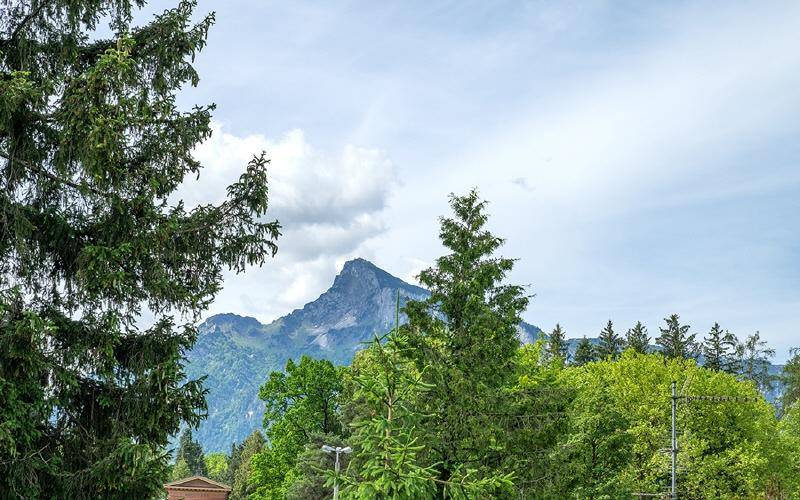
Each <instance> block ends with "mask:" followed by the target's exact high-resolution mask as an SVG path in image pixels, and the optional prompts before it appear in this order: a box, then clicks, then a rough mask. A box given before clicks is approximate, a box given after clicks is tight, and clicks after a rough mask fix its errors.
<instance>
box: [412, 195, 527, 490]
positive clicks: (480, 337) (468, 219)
mask: <svg viewBox="0 0 800 500" xmlns="http://www.w3.org/2000/svg"><path fill="white" fill-rule="evenodd" d="M450 206H451V207H452V209H453V212H454V216H453V217H452V218H448V217H443V218H441V219H440V222H441V229H440V233H439V236H440V238H441V240H442V243H443V244H444V246H445V247H446V248H447V249H448V250H449V251H450V253H448V254H447V255H445V256H443V257H439V258H438V259H437V260H436V264H435V266H434V267H432V268H429V269H426V270H424V271H422V272H421V273H420V275H419V281H420V283H421V284H422V285H424V286H425V287H427V288H428V290H430V292H431V295H430V297H429V298H428V299H427V300H425V301H409V302H408V304H407V305H406V307H405V311H406V313H407V315H408V320H409V321H408V324H407V326H406V327H405V329H406V330H407V331H408V336H409V341H410V342H411V343H412V344H411V345H413V346H414V349H411V350H410V351H409V352H410V353H411V354H410V355H411V356H413V357H414V358H415V364H416V367H417V369H419V370H420V371H422V370H425V380H424V382H425V383H427V384H429V385H430V388H429V390H427V391H426V392H425V393H424V395H421V396H420V403H421V408H420V412H421V413H422V414H423V415H428V417H427V418H426V419H425V421H424V425H423V428H424V429H425V430H426V432H427V436H426V441H427V442H428V444H429V448H430V450H431V452H430V454H429V459H430V460H431V462H430V463H433V464H436V470H437V473H436V477H435V479H436V481H437V485H438V487H439V489H440V491H439V493H438V494H439V495H440V496H448V495H449V494H450V492H449V489H450V488H451V487H453V486H456V487H458V486H459V485H460V484H463V483H464V482H466V481H473V479H474V480H477V481H482V480H483V479H491V478H493V477H494V478H500V479H501V481H500V482H503V481H502V478H501V476H503V474H502V473H499V472H498V470H497V467H498V464H499V462H498V460H497V459H496V455H497V451H496V450H493V449H492V448H491V447H487V446H486V443H487V442H488V441H487V440H494V441H497V440H500V439H503V438H504V436H506V435H507V434H508V431H507V430H506V429H502V428H500V427H499V425H500V422H498V421H497V419H495V418H487V414H488V413H490V412H498V411H502V410H504V408H505V407H506V406H507V405H508V403H509V401H508V396H507V395H506V394H507V393H506V392H505V391H503V388H504V387H508V386H510V384H511V382H512V381H513V380H514V376H515V373H516V368H515V361H516V358H517V352H518V349H519V340H518V339H517V327H518V325H519V323H520V321H521V318H520V314H521V313H522V311H524V310H525V308H526V307H527V304H528V297H527V296H526V295H525V292H524V289H523V288H522V287H521V286H517V285H509V284H503V283H502V282H503V280H504V278H505V277H506V275H507V274H508V273H509V272H510V271H511V269H512V268H513V266H514V261H513V260H512V259H508V258H503V257H496V256H494V253H495V252H496V251H497V250H498V249H499V248H500V246H501V245H502V244H503V239H501V238H498V237H497V236H494V235H493V234H492V233H490V232H489V231H488V230H487V229H486V227H485V226H486V223H487V220H488V216H487V214H486V202H485V201H482V200H480V199H479V197H478V193H477V192H476V191H475V190H474V189H473V190H472V191H470V192H469V193H468V194H467V195H465V196H455V195H451V197H450ZM504 398H505V399H504ZM484 484H485V483H484ZM484 496H492V495H491V494H488V493H487V494H486V495H484Z"/></svg>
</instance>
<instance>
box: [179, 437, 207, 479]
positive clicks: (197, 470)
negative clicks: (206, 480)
mask: <svg viewBox="0 0 800 500" xmlns="http://www.w3.org/2000/svg"><path fill="white" fill-rule="evenodd" d="M176 458H177V460H176V463H177V462H180V461H183V462H184V463H185V464H186V468H187V469H188V470H189V473H190V474H193V475H200V476H206V475H208V473H207V471H206V462H205V460H204V457H203V447H202V446H201V445H200V443H198V442H197V441H195V440H194V438H193V437H192V430H191V429H189V428H186V429H184V431H183V433H181V437H180V439H179V441H178V452H177V454H176Z"/></svg>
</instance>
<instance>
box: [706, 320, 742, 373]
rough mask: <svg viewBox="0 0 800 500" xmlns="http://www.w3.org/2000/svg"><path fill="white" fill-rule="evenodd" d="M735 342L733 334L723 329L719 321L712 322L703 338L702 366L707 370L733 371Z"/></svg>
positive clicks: (736, 342) (734, 369)
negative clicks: (709, 329)
mask: <svg viewBox="0 0 800 500" xmlns="http://www.w3.org/2000/svg"><path fill="white" fill-rule="evenodd" d="M737 344H738V341H737V340H736V336H735V335H733V334H732V333H731V332H729V331H727V330H725V331H723V330H722V327H721V326H719V323H714V326H712V327H711V331H710V332H708V336H707V337H706V338H705V339H703V346H702V351H703V357H704V358H705V362H704V363H703V366H705V367H706V368H708V369H709V370H714V371H724V372H727V373H734V372H735V371H736V368H735V366H736V346H737Z"/></svg>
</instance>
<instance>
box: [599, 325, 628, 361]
mask: <svg viewBox="0 0 800 500" xmlns="http://www.w3.org/2000/svg"><path fill="white" fill-rule="evenodd" d="M599 341H600V342H599V343H598V344H597V357H598V358H600V359H606V358H611V359H616V358H617V356H619V353H620V351H622V346H623V345H624V344H625V341H624V340H623V339H622V337H620V336H619V335H618V334H617V333H615V332H614V324H613V323H612V322H611V320H608V323H606V326H605V328H603V330H602V331H601V332H600V338H599Z"/></svg>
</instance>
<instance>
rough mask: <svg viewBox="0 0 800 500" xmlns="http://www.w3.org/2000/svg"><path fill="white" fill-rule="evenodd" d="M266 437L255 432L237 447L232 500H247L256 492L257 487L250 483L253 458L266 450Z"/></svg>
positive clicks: (232, 462)
mask: <svg viewBox="0 0 800 500" xmlns="http://www.w3.org/2000/svg"><path fill="white" fill-rule="evenodd" d="M264 443H265V440H264V436H263V435H262V434H261V432H260V431H253V432H252V433H251V434H250V435H249V436H247V438H245V440H244V441H243V442H242V444H240V445H239V446H238V447H237V453H236V462H235V463H234V461H233V457H231V466H230V475H231V478H232V479H231V497H230V500H246V499H247V498H249V497H250V495H252V494H253V493H254V492H255V489H256V487H255V485H254V484H253V483H252V482H251V481H250V475H251V472H252V463H253V457H254V456H255V455H257V454H258V453H259V452H260V451H261V450H263V449H264Z"/></svg>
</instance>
